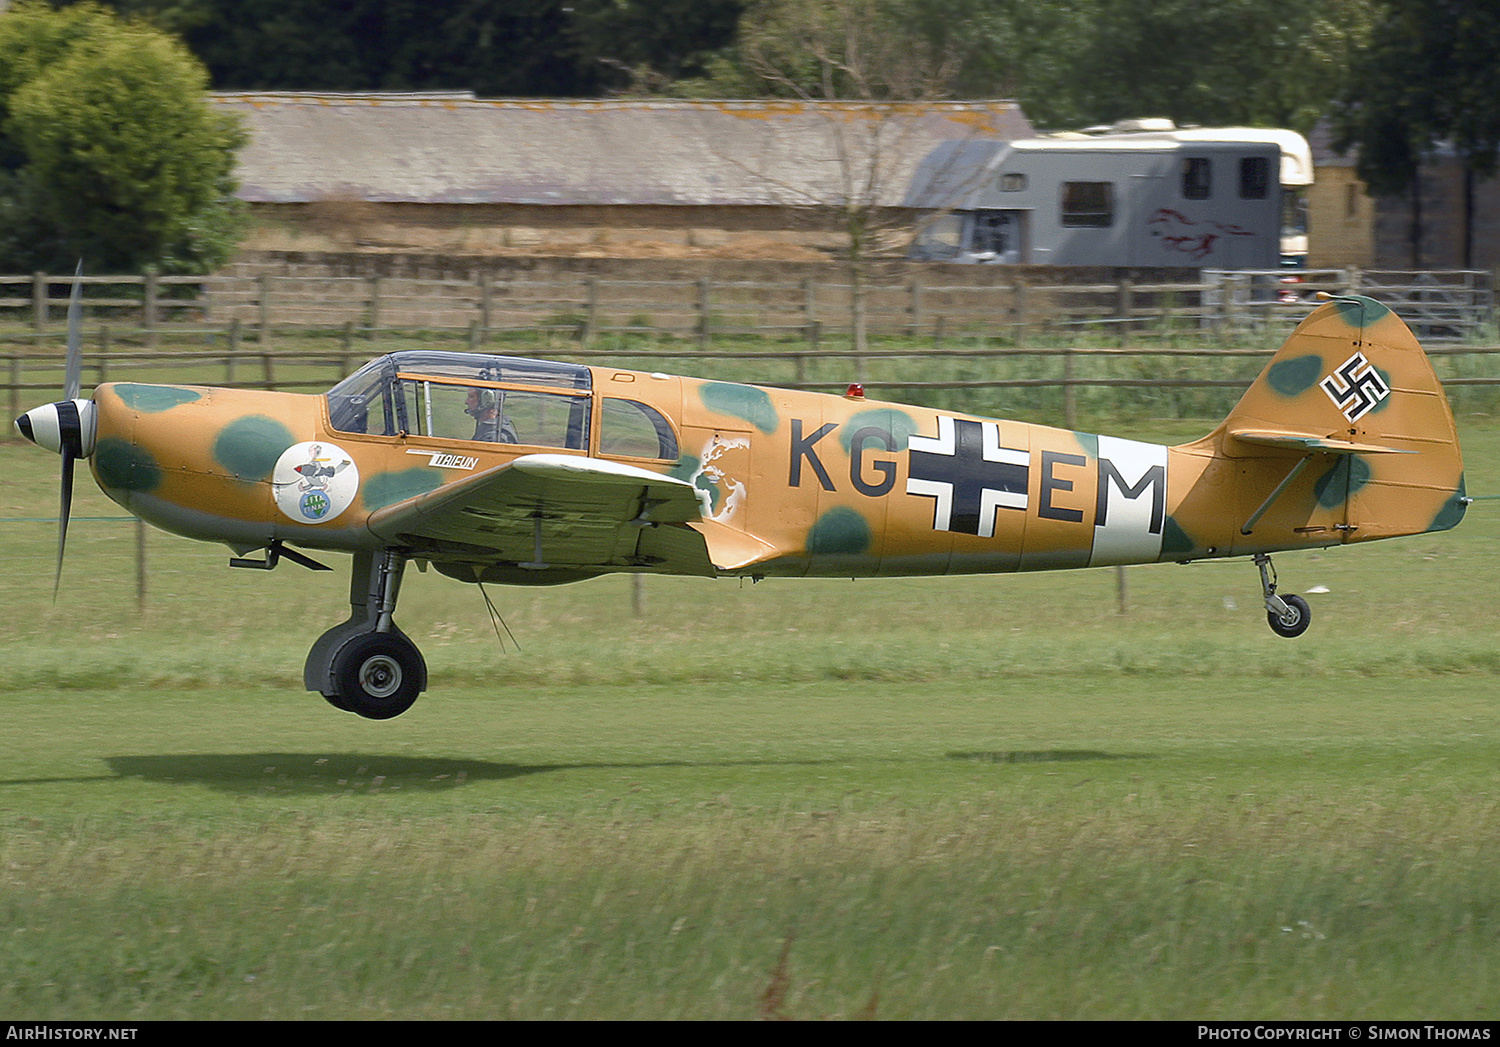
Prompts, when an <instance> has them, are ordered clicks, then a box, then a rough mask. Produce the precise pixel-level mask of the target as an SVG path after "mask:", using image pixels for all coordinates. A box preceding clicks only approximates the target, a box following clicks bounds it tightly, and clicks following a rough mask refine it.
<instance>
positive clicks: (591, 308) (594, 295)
mask: <svg viewBox="0 0 1500 1047" xmlns="http://www.w3.org/2000/svg"><path fill="white" fill-rule="evenodd" d="M583 286H584V291H585V293H586V294H587V296H588V303H587V305H586V307H585V312H584V317H583V337H582V339H581V341H582V342H583V344H584V345H589V344H591V343H592V342H593V340H594V334H595V332H596V331H598V330H599V280H598V278H597V277H593V276H591V277H589V278H588V279H587V280H585V281H584V282H583Z"/></svg>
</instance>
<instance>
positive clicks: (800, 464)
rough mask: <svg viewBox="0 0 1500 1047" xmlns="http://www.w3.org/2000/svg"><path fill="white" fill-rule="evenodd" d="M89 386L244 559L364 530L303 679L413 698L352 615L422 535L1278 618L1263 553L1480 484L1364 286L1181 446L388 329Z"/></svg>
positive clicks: (155, 493) (688, 567)
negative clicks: (936, 579)
mask: <svg viewBox="0 0 1500 1047" xmlns="http://www.w3.org/2000/svg"><path fill="white" fill-rule="evenodd" d="M464 396H467V401H466V406H464V408H463V413H462V414H461V415H460V414H459V413H458V407H457V405H458V404H459V403H460V399H461V398H462V397H464ZM72 402H73V403H76V404H85V403H86V401H72ZM93 405H94V407H93V408H92V422H93V424H94V428H95V434H94V442H93V448H92V455H91V456H90V464H91V468H92V470H93V474H94V476H95V478H96V480H97V481H98V483H99V485H100V487H101V488H103V490H104V491H105V492H106V493H107V494H108V495H109V496H110V497H111V498H113V499H115V500H116V501H117V502H119V503H120V504H121V505H123V506H124V507H126V508H127V509H128V510H130V511H131V512H132V513H134V514H136V515H138V516H140V517H142V518H143V519H146V520H148V521H150V522H151V523H154V524H156V525H158V526H160V527H162V528H165V529H167V530H169V531H174V532H176V533H179V534H184V535H187V536H189V537H192V538H199V539H203V540H208V541H218V542H224V543H226V544H228V545H229V546H230V547H231V548H233V549H234V550H235V551H236V552H237V553H238V554H240V556H244V555H245V554H246V553H249V552H251V551H253V550H258V549H265V550H267V560H266V562H265V564H264V565H265V566H274V565H275V561H276V559H277V554H278V553H285V555H287V556H289V557H291V558H294V559H297V560H298V562H308V563H309V565H311V561H308V560H307V558H306V557H305V556H304V555H301V554H297V553H295V552H292V551H291V550H290V548H289V547H290V546H296V547H300V548H302V549H308V550H330V551H348V552H353V553H355V554H356V556H355V569H354V579H353V583H352V585H351V593H350V604H351V617H350V621H349V622H346V623H345V624H344V626H342V627H338V628H336V629H334V630H330V634H329V635H327V636H325V638H324V641H327V643H326V644H325V643H324V641H320V645H323V646H325V647H327V648H329V649H328V650H325V651H323V652H322V653H320V651H319V648H318V647H316V646H315V648H314V652H313V654H312V655H310V656H309V663H308V685H309V687H310V688H311V689H314V690H322V691H323V693H324V694H325V695H327V696H328V697H329V700H330V701H332V702H334V704H335V705H339V706H340V707H344V708H352V709H353V710H354V711H356V712H360V713H361V714H363V715H368V716H384V715H394V714H395V713H394V712H390V711H389V710H390V709H395V712H399V711H401V710H402V709H404V708H405V707H406V706H408V705H410V699H414V698H415V692H413V693H411V695H410V699H408V698H406V697H405V690H409V689H410V687H409V685H410V684H411V683H412V681H413V680H417V679H419V680H420V681H422V682H425V667H424V666H422V665H421V663H420V656H417V658H416V661H412V662H409V663H408V664H406V665H405V666H403V665H402V664H400V663H401V659H400V657H396V659H395V660H396V663H397V664H396V665H395V670H396V674H397V676H401V675H403V673H402V670H403V668H404V670H405V672H404V675H405V677H406V678H407V679H406V684H407V686H406V687H405V688H404V689H402V691H401V693H400V694H398V695H396V696H395V697H394V698H393V697H392V696H391V695H384V696H382V694H381V691H382V688H383V687H384V686H387V685H386V684H382V682H381V680H382V679H383V678H381V677H379V675H378V674H377V675H376V677H374V679H375V680H376V683H375V684H374V685H373V694H374V697H373V698H371V696H370V693H367V692H371V690H372V689H371V688H370V687H366V686H361V685H359V684H358V683H350V681H351V680H356V679H357V678H358V672H357V671H356V670H355V669H349V668H347V667H344V666H341V665H340V664H338V663H339V660H340V658H341V655H340V653H339V652H340V650H342V649H343V648H345V647H347V646H348V645H349V642H350V641H351V638H352V639H359V638H367V637H369V636H370V635H372V634H392V633H394V634H396V635H398V636H399V635H400V631H399V630H398V629H395V627H394V625H393V623H391V621H390V616H391V612H392V611H393V610H394V604H395V593H396V590H397V586H398V584H399V577H400V571H401V568H402V566H404V564H405V563H406V562H408V561H413V562H416V563H417V564H418V565H419V566H421V567H424V568H425V567H426V566H427V565H429V564H430V565H432V566H434V567H435V568H436V569H438V570H440V571H442V572H443V573H445V574H449V575H451V576H453V577H456V578H459V579H462V580H465V581H496V582H506V583H520V584H550V583H554V582H565V581H572V580H576V579H580V578H586V577H590V576H593V575H597V574H602V573H606V572H612V571H637V572H653V573H669V574H688V575H705V576H712V575H735V576H751V577H763V576H838V577H862V576H887V575H940V574H953V573H987V572H1009V571H1033V570H1052V569H1063V568H1080V567H1097V566H1102V565H1110V564H1138V563H1153V562H1158V561H1189V560H1196V559H1202V558H1207V557H1226V556H1246V555H1248V556H1252V557H1254V558H1255V559H1256V562H1257V563H1259V564H1260V565H1261V573H1262V582H1263V585H1264V588H1265V595H1266V604H1267V610H1268V617H1269V618H1270V620H1271V624H1272V627H1273V628H1276V629H1277V631H1278V632H1282V633H1283V634H1284V635H1296V634H1297V633H1300V632H1301V631H1302V629H1303V628H1305V627H1306V624H1307V610H1306V604H1305V602H1303V601H1301V600H1300V598H1298V597H1294V596H1288V597H1285V598H1284V599H1283V598H1282V597H1278V596H1277V595H1276V592H1275V589H1276V587H1275V583H1274V581H1272V580H1271V576H1269V575H1268V574H1267V569H1268V567H1269V560H1268V558H1267V557H1266V556H1265V555H1264V554H1267V553H1269V552H1273V551H1277V550H1284V549H1300V548H1312V547H1321V546H1331V545H1338V544H1343V543H1346V542H1356V541H1366V540H1371V539H1376V538H1388V537H1395V536H1398V535H1409V534H1417V533H1422V532H1427V531H1437V530H1443V529H1445V528H1449V527H1452V526H1454V525H1455V524H1457V523H1458V522H1459V520H1460V519H1461V518H1462V517H1463V514H1464V510H1465V507H1466V505H1467V503H1468V499H1467V498H1466V496H1465V493H1464V486H1463V464H1462V459H1461V456H1460V452H1459V448H1458V442H1457V436H1456V433H1455V430H1454V424H1453V418H1452V414H1451V412H1450V410H1449V408H1448V404H1447V401H1446V399H1445V397H1444V395H1443V392H1442V389H1441V387H1440V386H1439V384H1438V381H1437V378H1436V376H1435V375H1434V374H1433V371H1432V368H1431V366H1430V364H1429V362H1428V360H1427V357H1426V355H1425V354H1424V353H1423V351H1422V349H1421V347H1420V346H1419V345H1418V344H1417V341H1416V339H1415V338H1414V337H1413V335H1412V334H1411V332H1410V330H1408V328H1407V327H1406V325H1405V324H1403V323H1402V322H1401V320H1400V319H1399V318H1398V317H1396V316H1395V315H1394V314H1393V313H1391V312H1390V311H1389V310H1387V309H1386V308H1385V307H1384V306H1382V305H1380V304H1379V303H1377V302H1375V301H1373V300H1371V299H1368V298H1361V297H1349V298H1340V299H1336V300H1334V301H1331V302H1329V303H1327V304H1325V305H1322V306H1320V307H1318V308H1317V309H1316V310H1315V311H1314V312H1313V313H1312V314H1311V315H1310V316H1308V317H1307V319H1305V320H1304V321H1303V322H1302V324H1301V325H1300V326H1299V327H1298V328H1297V329H1296V331H1295V332H1294V333H1293V334H1292V336H1291V337H1290V338H1289V339H1288V341H1287V342H1286V344H1285V345H1284V346H1283V347H1282V349H1281V350H1280V351H1279V352H1278V353H1277V354H1276V355H1275V356H1274V358H1273V359H1272V360H1271V362H1270V363H1269V364H1268V365H1267V366H1266V368H1265V370H1264V371H1263V372H1262V373H1261V375H1260V377H1259V378H1258V379H1257V380H1256V381H1255V383H1254V384H1253V385H1252V386H1251V387H1250V389H1249V390H1248V391H1247V392H1246V394H1245V395H1244V397H1243V398H1242V399H1241V400H1240V402H1239V404H1238V405H1237V406H1236V407H1235V408H1234V410H1233V412H1231V414H1230V415H1229V417H1228V418H1227V419H1225V421H1224V422H1223V423H1222V424H1221V425H1220V426H1219V427H1218V428H1217V429H1215V430H1214V431H1213V432H1212V433H1210V434H1209V435H1208V436H1206V437H1204V438H1203V439H1201V440H1198V441H1196V442H1193V443H1189V444H1184V445H1180V446H1176V447H1167V446H1160V445H1155V444H1149V443H1142V442H1138V441H1133V440H1123V439H1118V438H1114V437H1109V436H1095V435H1091V434H1087V433H1079V432H1071V431H1068V430H1065V429H1057V428H1051V427H1048V426H1041V425H1031V424H1027V423H1024V422H1016V421H1008V420H997V419H987V418H978V417H971V416H966V415H956V414H951V413H948V412H943V411H937V410H933V409H930V408H919V407H909V406H903V405H899V404H893V403H882V402H878V401H875V400H868V399H865V398H864V397H863V396H862V395H859V393H858V391H857V390H851V393H850V395H846V396H834V395H826V394H819V393H810V392H796V391H788V390H782V389H771V388H761V387H757V386H750V385H739V384H730V383H723V382H711V381H702V380H698V379H692V378H682V377H675V376H670V375H664V374H648V373H644V372H635V371H624V370H616V369H611V368H607V367H592V368H586V367H581V366H576V365H565V364H547V363H544V362H537V361H524V360H515V359H511V358H505V357H487V356H483V355H480V354H450V353H424V352H417V353H400V354H394V355H393V356H390V357H386V358H382V359H381V360H379V361H374V362H372V363H371V364H370V365H367V366H366V367H365V368H364V369H362V370H361V371H360V372H359V373H358V374H357V375H355V376H351V378H350V379H346V380H345V382H343V383H340V385H339V386H337V387H335V389H334V390H332V391H331V392H330V393H329V394H328V395H327V396H307V395H293V394H287V393H269V392H254V391H246V390H231V389H215V388H201V387H191V386H166V385H142V384H131V383H112V384H107V385H101V386H100V387H99V388H98V389H97V390H96V391H95V394H94V400H93ZM53 406H54V407H57V408H63V407H64V406H65V405H63V404H60V405H53ZM43 410H45V409H38V412H41V411H43ZM38 412H32V414H37V413H38ZM452 419H457V421H453V420H452ZM470 427H472V428H473V431H472V432H470V431H469V428H470ZM476 437H478V439H476ZM528 441H529V442H528ZM39 442H42V441H40V440H39ZM235 562H236V563H237V564H238V565H240V566H246V565H250V563H257V564H258V563H259V562H255V561H250V562H247V561H244V560H238V561H235ZM1278 620H1279V622H1280V624H1279V625H1278ZM340 630H342V632H341V631H340ZM335 633H337V634H339V635H338V636H336V637H335V636H334V635H333V634H335ZM400 642H403V643H409V641H406V640H405V638H404V637H401V640H400ZM400 653H401V652H397V654H398V655H399V654H400ZM412 653H415V649H414V647H413V651H412ZM360 656H361V657H362V656H363V652H362V651H361V653H360ZM346 670H347V671H346ZM341 673H343V676H342V677H341V675H340V674H341ZM351 674H352V675H351ZM340 679H342V681H343V682H342V683H341V682H340ZM330 681H332V682H330ZM346 691H349V692H352V693H349V694H346V693H345V692H346ZM371 702H373V703H374V705H373V706H372V705H371ZM403 703H404V704H403ZM397 706H399V708H397Z"/></svg>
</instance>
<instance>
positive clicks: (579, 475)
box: [368, 454, 716, 581]
mask: <svg viewBox="0 0 1500 1047" xmlns="http://www.w3.org/2000/svg"><path fill="white" fill-rule="evenodd" d="M701 517H702V505H701V503H700V502H699V499H698V492H697V490H696V488H694V487H693V485H692V484H690V483H688V482H686V481H684V480H679V479H677V478H675V477H671V476H665V475H663V474H661V473H653V472H650V471H649V470H646V469H639V468H636V467H634V466H630V465H624V464H621V463H619V462H610V461H606V460H604V459H600V458H586V457H582V456H578V455H564V454H532V455H524V456H523V457H520V458H517V459H515V460H514V461H512V462H509V463H507V464H505V465H502V466H497V467H496V468H494V469H488V470H486V471H485V472H482V473H479V474H477V475H475V476H472V477H468V478H466V479H464V480H461V481H459V482H457V483H453V484H448V485H445V486H443V487H440V488H438V489H437V490H435V491H431V492H429V493H427V494H424V495H420V496H418V497H416V498H410V499H407V500H406V501H403V502H398V503H396V504H395V505H391V506H387V507H386V508H384V509H380V510H377V511H376V512H374V513H373V514H371V516H370V520H369V525H368V526H369V528H370V530H371V531H372V532H373V533H374V534H375V535H376V536H377V537H379V538H381V539H383V540H385V541H388V542H392V543H396V544H401V545H407V546H411V547H412V548H413V549H414V550H416V552H417V555H419V556H427V557H429V558H431V559H433V560H434V561H438V562H443V561H452V562H459V563H468V564H472V565H475V566H483V565H497V566H502V567H504V566H511V565H513V566H515V567H516V568H518V569H521V570H527V571H536V572H542V571H545V570H550V569H558V570H560V571H564V572H567V571H573V572H577V571H583V572H585V573H587V572H590V571H591V570H611V569H613V570H620V569H629V568H637V569H648V570H649V569H650V568H653V567H660V568H662V569H670V570H672V571H673V572H675V573H685V574H703V575H712V574H714V573H716V570H715V566H714V563H713V561H712V560H711V558H710V556H709V551H708V545H707V542H706V540H705V538H704V536H703V534H702V533H701V532H699V531H697V530H694V529H693V528H692V527H690V526H689V525H690V524H692V523H695V522H697V521H699V520H700V519H701ZM537 580H538V581H541V580H544V579H543V578H542V577H540V576H539V577H538V579H537Z"/></svg>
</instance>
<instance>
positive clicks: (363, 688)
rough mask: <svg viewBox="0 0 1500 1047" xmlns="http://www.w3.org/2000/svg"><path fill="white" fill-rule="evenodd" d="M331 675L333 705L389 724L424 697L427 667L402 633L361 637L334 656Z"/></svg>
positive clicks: (369, 634) (420, 654)
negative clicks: (423, 690)
mask: <svg viewBox="0 0 1500 1047" xmlns="http://www.w3.org/2000/svg"><path fill="white" fill-rule="evenodd" d="M332 675H333V682H334V687H335V693H334V694H332V695H326V696H325V697H327V698H328V701H329V702H330V703H332V704H333V705H335V706H336V707H338V708H340V709H344V710H347V711H348V712H352V713H357V714H358V715H360V716H363V717H365V718H366V719H368V720H389V719H390V718H391V717H393V716H400V715H401V714H402V713H404V712H406V710H408V709H410V708H411V706H412V703H413V702H415V701H416V700H417V696H418V695H419V694H421V693H422V688H423V687H424V686H425V685H426V682H427V663H426V662H425V661H424V660H423V658H422V652H420V651H419V650H417V645H416V644H414V643H412V642H411V641H410V640H408V639H407V638H406V637H405V636H404V635H402V634H401V633H361V634H359V635H358V636H355V637H354V638H353V639H351V640H350V641H349V642H348V643H346V644H344V646H343V647H342V648H340V649H339V652H338V654H336V655H335V656H334V659H333V666H332Z"/></svg>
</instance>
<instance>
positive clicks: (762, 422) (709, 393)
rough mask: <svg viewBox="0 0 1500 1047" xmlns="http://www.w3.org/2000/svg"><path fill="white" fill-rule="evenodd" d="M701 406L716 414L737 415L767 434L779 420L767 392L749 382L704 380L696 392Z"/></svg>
mask: <svg viewBox="0 0 1500 1047" xmlns="http://www.w3.org/2000/svg"><path fill="white" fill-rule="evenodd" d="M698 395H699V396H700V397H702V399H703V406H704V407H707V408H708V409H709V410H710V411H714V412H716V413H718V414H727V415H729V416H730V417H731V418H741V419H744V420H745V421H747V422H749V423H750V424H751V425H753V426H755V428H757V429H759V430H760V431H761V432H763V433H765V434H766V435H767V436H770V435H771V434H772V433H774V432H775V431H776V427H777V426H778V425H780V424H781V416H780V415H779V414H777V413H776V405H775V404H773V403H772V402H771V394H770V393H768V392H766V391H765V390H764V389H757V388H755V386H753V385H737V384H735V383H732V382H707V383H705V384H704V385H703V386H702V387H701V389H700V391H699V394H698Z"/></svg>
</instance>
